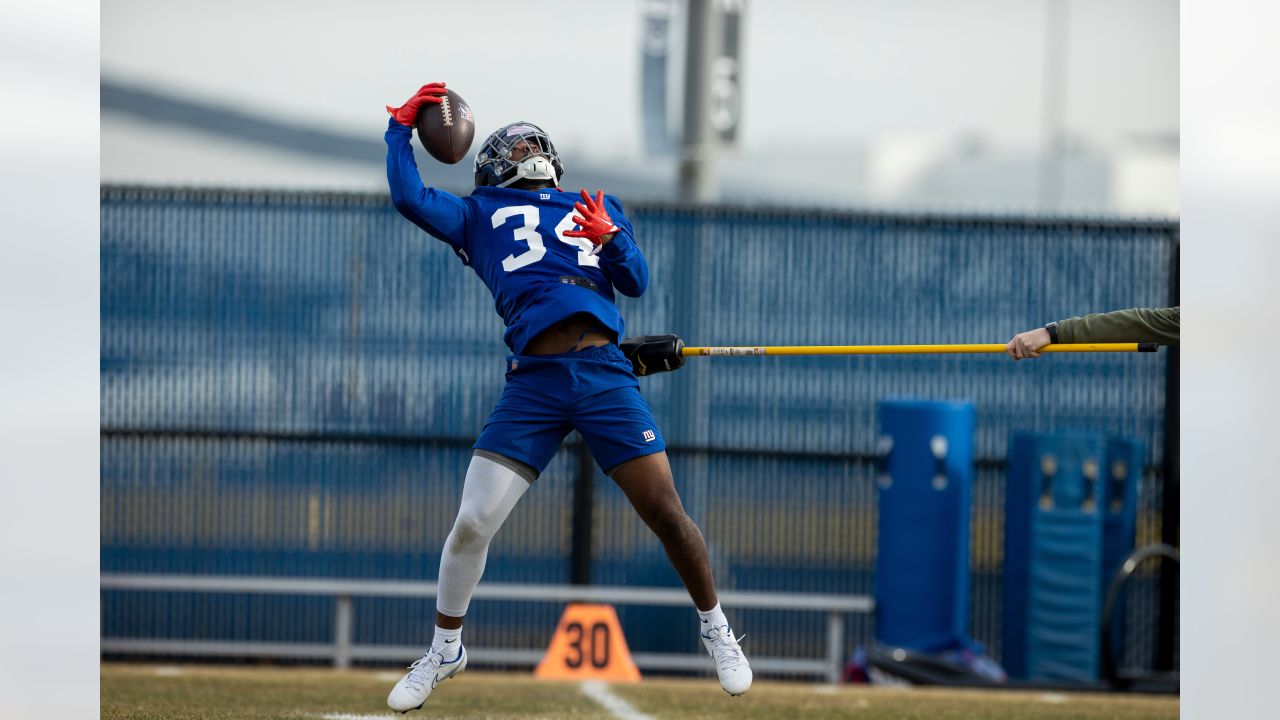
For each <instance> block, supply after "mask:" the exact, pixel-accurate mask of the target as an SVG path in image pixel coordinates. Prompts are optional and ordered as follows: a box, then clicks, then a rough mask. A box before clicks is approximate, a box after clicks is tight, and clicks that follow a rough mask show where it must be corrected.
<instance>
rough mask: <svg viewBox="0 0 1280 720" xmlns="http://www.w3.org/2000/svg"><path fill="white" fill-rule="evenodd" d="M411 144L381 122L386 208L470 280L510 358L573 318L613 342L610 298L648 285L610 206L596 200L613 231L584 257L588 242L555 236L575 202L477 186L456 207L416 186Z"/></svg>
mask: <svg viewBox="0 0 1280 720" xmlns="http://www.w3.org/2000/svg"><path fill="white" fill-rule="evenodd" d="M412 136H413V133H412V130H411V129H410V128H408V127H405V126H404V125H401V124H400V123H398V122H396V121H395V120H391V121H390V122H389V124H388V128H387V135H386V140H387V182H388V184H389V185H390V187H391V201H392V202H393V203H394V204H395V206H396V209H397V210H399V211H400V214H402V215H404V216H405V217H406V218H408V219H409V220H411V221H412V222H413V223H414V224H415V225H417V226H418V227H420V228H422V229H423V230H425V231H426V232H428V233H430V234H431V235H432V236H433V237H435V238H437V239H439V240H443V241H444V242H446V243H448V244H449V245H450V246H451V247H452V248H453V250H454V252H456V253H457V254H458V257H460V258H462V262H463V263H464V264H466V265H469V266H471V269H472V270H474V271H475V273H476V274H477V275H479V276H480V279H481V280H483V281H484V284H485V286H486V287H488V288H489V292H491V293H493V300H494V305H495V307H496V308H497V311H498V314H499V315H501V316H502V321H503V322H504V323H506V326H507V330H506V333H505V334H504V335H503V340H504V341H505V342H506V343H507V346H508V347H509V348H511V351H512V352H513V353H515V354H517V355H519V354H521V353H522V352H523V351H524V347H525V345H526V344H527V343H528V342H529V340H531V339H532V338H533V337H535V336H536V335H538V333H540V332H542V331H543V330H546V329H547V328H549V327H551V326H552V325H554V324H556V323H557V322H559V321H561V320H564V319H565V318H568V317H569V316H571V315H574V314H577V313H587V314H589V315H592V316H593V317H595V318H596V320H598V321H599V323H600V325H601V326H602V327H604V328H606V329H608V330H609V331H610V332H612V333H614V335H615V336H616V337H618V338H621V337H622V336H623V322H622V315H621V314H620V313H619V312H618V306H617V305H615V304H614V294H613V292H614V290H615V289H616V290H617V291H618V292H620V293H622V294H623V295H628V296H630V297H639V296H640V295H641V294H642V293H643V292H644V290H645V287H646V286H647V285H648V284H649V267H648V265H647V264H646V263H645V259H644V255H643V254H641V252H640V249H639V248H638V247H636V243H635V235H634V233H633V231H632V229H631V223H630V222H629V221H628V220H627V218H626V217H625V216H624V215H623V212H622V204H621V203H619V202H618V199H617V198H615V197H613V196H612V195H606V196H605V208H606V209H607V210H608V212H609V217H611V218H612V219H613V222H614V224H615V225H617V226H618V229H619V232H618V233H617V235H615V236H614V238H613V239H612V240H610V241H609V242H608V243H605V245H604V246H603V247H602V248H600V250H599V253H598V254H592V253H591V250H592V249H593V246H592V244H591V241H589V240H587V239H586V238H573V237H565V235H564V232H565V231H566V230H573V229H575V228H577V225H575V224H574V222H573V216H574V215H575V214H576V213H575V211H574V209H573V204H574V203H575V202H576V201H578V200H580V199H581V197H580V196H579V195H578V194H577V193H569V192H565V191H563V190H560V189H558V188H547V189H545V190H515V189H511V188H492V187H480V188H476V189H475V191H473V192H472V193H471V195H469V196H467V197H463V198H460V197H458V196H456V195H452V194H450V193H447V192H444V191H442V190H438V189H436V188H429V187H424V186H423V184H422V177H421V176H420V175H419V174H418V166H417V164H416V163H415V162H414V159H413V148H412V147H411V146H410V144H409V143H410V139H411V138H412Z"/></svg>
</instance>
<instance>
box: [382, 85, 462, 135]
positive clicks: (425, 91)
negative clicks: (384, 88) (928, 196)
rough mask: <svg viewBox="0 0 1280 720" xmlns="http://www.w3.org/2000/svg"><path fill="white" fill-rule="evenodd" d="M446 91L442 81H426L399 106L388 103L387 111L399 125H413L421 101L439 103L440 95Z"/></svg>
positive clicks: (416, 119) (420, 106)
mask: <svg viewBox="0 0 1280 720" xmlns="http://www.w3.org/2000/svg"><path fill="white" fill-rule="evenodd" d="M448 92H449V91H448V90H445V89H444V83H442V82H434V83H427V84H426V85H423V86H422V87H421V88H419V89H418V92H417V94H415V95H414V96H413V97H411V98H409V100H408V102H406V103H405V104H403V105H401V106H400V107H398V108H393V107H391V106H390V105H388V106H387V112H389V113H391V116H392V117H394V118H395V119H396V122H398V123H400V124H401V125H404V126H405V127H413V125H414V123H416V122H417V121H418V110H420V109H422V103H435V104H437V105H439V104H440V98H441V96H443V95H445V94H446V93H448Z"/></svg>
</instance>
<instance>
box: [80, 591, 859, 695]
mask: <svg viewBox="0 0 1280 720" xmlns="http://www.w3.org/2000/svg"><path fill="white" fill-rule="evenodd" d="M101 585H102V589H103V590H131V591H152V592H199V593H254V594H274V595H323V596H327V597H333V598H336V599H337V602H336V603H335V605H334V607H335V609H334V617H333V642H332V643H274V642H251V641H213V640H164V639H159V640H153V639H142V638H102V644H101V650H102V652H104V653H120V654H150V655H198V656H204V657H214V656H236V657H274V658H299V659H330V660H332V661H333V664H334V665H335V666H336V667H340V668H345V667H350V666H351V662H352V661H353V660H391V661H403V660H407V659H409V658H412V657H415V656H417V655H419V654H420V653H421V652H422V648H421V647H418V646H398V645H357V644H355V643H354V642H353V640H352V634H353V633H352V617H353V607H354V602H355V598H357V597H402V598H403V597H414V598H434V597H435V595H436V582H435V581H434V580H432V581H425V582H424V581H406V580H346V579H331V578H288V577H253V576H233V575H156V574H136V575H131V574H120V573H104V574H103V575H102V576H101ZM473 597H474V598H475V599H477V600H521V601H525V602H559V603H570V602H596V603H609V604H612V605H676V606H688V605H691V602H690V600H689V594H688V593H686V592H685V591H684V590H683V589H677V588H652V587H622V586H608V585H522V584H510V583H481V584H480V585H479V587H477V588H476V592H475V595H474V596H473ZM719 597H720V604H721V605H723V606H724V607H726V608H760V609H769V610H804V611H811V612H824V613H826V615H827V643H826V654H825V657H822V658H814V659H799V658H779V657H751V658H750V659H751V666H752V668H753V669H755V670H756V671H758V672H762V673H772V674H780V675H819V676H823V677H825V678H826V679H827V680H828V681H830V682H835V681H837V680H838V679H839V678H840V672H841V668H842V666H843V663H844V659H845V648H844V627H845V626H844V616H845V615H846V614H849V613H869V612H871V611H872V610H873V609H874V607H875V603H874V601H873V600H872V599H871V598H870V597H868V596H866V595H818V594H811V593H777V592H746V591H733V590H729V591H724V592H721V593H719ZM542 655H543V651H542V650H529V649H520V648H483V647H478V648H471V647H468V648H467V656H468V658H469V659H470V661H473V662H478V663H480V664H501V665H528V666H533V665H536V664H537V663H538V661H539V660H541V659H542ZM632 657H633V658H634V660H635V662H636V665H638V666H639V667H640V668H641V669H642V670H644V669H652V670H708V669H710V668H711V665H710V660H709V659H708V658H707V657H706V656H705V655H703V654H701V653H692V654H691V653H643V652H641V653H634V654H633V655H632Z"/></svg>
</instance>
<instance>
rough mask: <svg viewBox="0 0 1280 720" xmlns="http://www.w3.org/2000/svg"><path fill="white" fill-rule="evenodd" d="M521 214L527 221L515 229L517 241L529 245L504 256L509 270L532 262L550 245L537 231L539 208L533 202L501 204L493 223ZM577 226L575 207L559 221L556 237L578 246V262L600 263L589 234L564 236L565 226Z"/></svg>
mask: <svg viewBox="0 0 1280 720" xmlns="http://www.w3.org/2000/svg"><path fill="white" fill-rule="evenodd" d="M516 215H519V216H520V217H521V219H523V220H524V225H521V226H520V227H518V228H516V229H515V232H516V237H515V239H516V241H517V242H524V243H527V244H528V245H529V249H528V250H525V251H524V252H522V253H520V254H519V255H516V254H514V253H513V254H511V255H508V256H506V257H505V258H503V259H502V269H503V270H506V271H507V272H514V271H516V270H519V269H520V268H522V267H524V266H526V265H532V264H534V263H536V262H538V261H539V260H541V259H542V256H543V255H546V254H547V246H546V245H543V244H542V235H541V233H539V232H538V208H537V207H535V206H533V205H511V206H508V207H504V208H498V209H497V210H496V211H495V212H494V213H493V218H492V220H493V227H494V228H495V229H496V228H500V227H502V225H503V224H504V223H506V222H507V218H510V217H514V216H516ZM574 227H575V223H574V222H573V211H572V210H570V211H569V212H568V213H566V214H565V216H564V219H562V220H561V221H560V223H559V224H558V225H556V239H557V240H559V241H560V242H562V243H564V244H566V245H571V246H573V247H575V248H577V249H578V264H579V265H587V266H589V267H600V258H599V257H598V256H596V255H594V254H592V252H591V251H592V250H594V249H595V245H593V244H591V241H590V240H588V239H586V238H573V237H565V236H564V233H565V231H566V230H572V229H573V228H574Z"/></svg>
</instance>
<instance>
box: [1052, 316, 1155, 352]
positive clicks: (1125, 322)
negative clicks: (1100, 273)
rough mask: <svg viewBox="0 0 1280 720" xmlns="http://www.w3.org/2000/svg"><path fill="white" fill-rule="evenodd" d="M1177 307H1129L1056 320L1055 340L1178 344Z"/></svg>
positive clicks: (1067, 341)
mask: <svg viewBox="0 0 1280 720" xmlns="http://www.w3.org/2000/svg"><path fill="white" fill-rule="evenodd" d="M1178 315H1179V313H1178V308H1176V307H1171V308H1131V309H1128V310H1116V311H1115V312H1107V313H1094V314H1092V315H1085V316H1083V317H1074V318H1069V319H1067V320H1060V321H1059V322H1058V341H1059V342H1063V343H1091V342H1153V343H1159V344H1161V345H1173V346H1175V347H1176V346H1177V345H1178Z"/></svg>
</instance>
